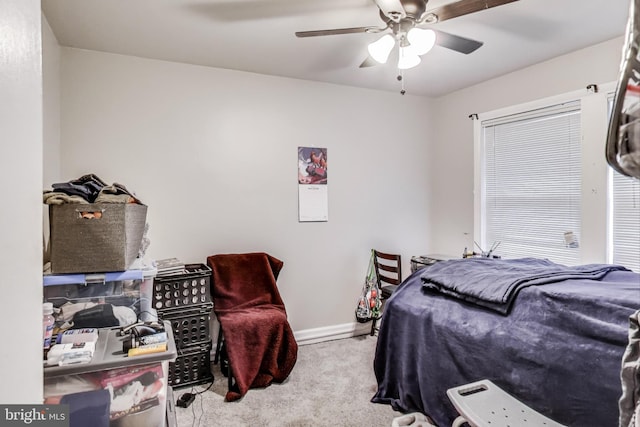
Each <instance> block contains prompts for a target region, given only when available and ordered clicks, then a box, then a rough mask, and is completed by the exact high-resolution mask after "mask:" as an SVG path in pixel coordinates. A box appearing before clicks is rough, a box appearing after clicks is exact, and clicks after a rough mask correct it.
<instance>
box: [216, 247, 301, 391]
mask: <svg viewBox="0 0 640 427" xmlns="http://www.w3.org/2000/svg"><path fill="white" fill-rule="evenodd" d="M207 264H208V265H209V266H210V267H211V269H212V272H213V275H212V281H211V294H212V296H213V303H214V307H213V309H214V312H215V314H216V316H217V318H218V321H219V322H220V325H221V327H222V333H223V335H224V340H225V345H226V347H227V353H228V355H229V363H230V365H231V369H232V371H233V377H234V378H235V380H236V385H237V389H236V390H229V391H228V392H227V395H226V397H225V400H227V401H233V400H237V399H240V398H241V397H242V396H244V395H245V394H246V393H247V391H248V390H249V388H256V387H266V386H268V385H269V384H271V383H272V382H274V381H275V382H282V381H284V380H285V379H286V378H287V377H288V376H289V373H290V372H291V370H292V369H293V366H294V365H295V363H296V359H297V355H298V344H297V343H296V340H295V338H294V336H293V331H292V330H291V326H290V325H289V322H288V320H287V313H286V310H285V307H284V302H283V301H282V298H281V297H280V293H279V292H278V287H277V285H276V279H277V278H278V274H279V273H280V270H281V269H282V266H283V262H282V261H280V260H279V259H277V258H274V257H272V256H271V255H268V254H266V253H262V252H260V253H247V254H223V255H212V256H210V257H208V258H207Z"/></svg>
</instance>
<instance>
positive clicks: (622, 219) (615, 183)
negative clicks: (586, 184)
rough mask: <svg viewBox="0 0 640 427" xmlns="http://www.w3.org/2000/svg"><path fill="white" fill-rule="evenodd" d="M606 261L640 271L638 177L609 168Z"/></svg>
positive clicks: (639, 194) (639, 197)
mask: <svg viewBox="0 0 640 427" xmlns="http://www.w3.org/2000/svg"><path fill="white" fill-rule="evenodd" d="M610 182H611V193H610V195H611V197H610V201H611V202H610V214H609V228H610V230H609V233H608V234H609V251H608V258H609V260H608V261H609V262H611V263H613V264H620V265H624V266H625V267H627V268H630V269H631V270H634V271H637V272H640V180H638V179H635V178H630V177H628V176H624V175H620V174H619V173H617V172H615V171H614V170H613V169H611V181H610Z"/></svg>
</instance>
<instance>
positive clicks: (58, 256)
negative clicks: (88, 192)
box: [49, 203, 147, 274]
mask: <svg viewBox="0 0 640 427" xmlns="http://www.w3.org/2000/svg"><path fill="white" fill-rule="evenodd" d="M83 213H89V214H88V215H87V214H85V215H83ZM98 213H99V214H98ZM94 214H95V215H94ZM146 219H147V207H146V206H145V205H140V204H132V203H93V204H74V203H67V204H62V205H50V206H49V227H50V237H49V244H50V248H51V272H52V273H53V274H60V273H99V272H109V271H124V270H127V269H128V268H129V266H131V264H132V263H133V261H135V259H136V257H137V256H138V251H139V250H140V245H141V243H142V236H143V233H144V227H145V223H146Z"/></svg>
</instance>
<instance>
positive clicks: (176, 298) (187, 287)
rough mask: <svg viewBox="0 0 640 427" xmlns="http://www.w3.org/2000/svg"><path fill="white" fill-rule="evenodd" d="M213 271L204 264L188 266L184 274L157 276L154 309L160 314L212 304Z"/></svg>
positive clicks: (154, 290) (154, 281) (154, 289)
mask: <svg viewBox="0 0 640 427" xmlns="http://www.w3.org/2000/svg"><path fill="white" fill-rule="evenodd" d="M210 284H211V269H210V268H209V267H208V266H206V265H204V264H187V265H185V269H184V273H182V274H170V275H166V276H156V277H155V278H154V280H153V308H155V309H156V310H157V311H158V312H159V313H160V312H167V313H171V312H174V311H181V310H182V309H183V308H184V307H190V306H194V305H202V304H207V303H211V294H210Z"/></svg>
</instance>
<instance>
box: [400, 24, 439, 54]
mask: <svg viewBox="0 0 640 427" xmlns="http://www.w3.org/2000/svg"><path fill="white" fill-rule="evenodd" d="M407 41H408V42H409V44H410V46H411V49H412V50H413V52H414V53H415V54H416V55H424V54H425V53H427V52H429V51H430V50H431V49H432V48H433V46H434V45H435V44H436V33H435V31H433V30H430V29H423V28H412V29H410V30H409V31H408V32H407Z"/></svg>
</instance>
